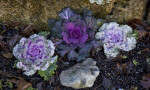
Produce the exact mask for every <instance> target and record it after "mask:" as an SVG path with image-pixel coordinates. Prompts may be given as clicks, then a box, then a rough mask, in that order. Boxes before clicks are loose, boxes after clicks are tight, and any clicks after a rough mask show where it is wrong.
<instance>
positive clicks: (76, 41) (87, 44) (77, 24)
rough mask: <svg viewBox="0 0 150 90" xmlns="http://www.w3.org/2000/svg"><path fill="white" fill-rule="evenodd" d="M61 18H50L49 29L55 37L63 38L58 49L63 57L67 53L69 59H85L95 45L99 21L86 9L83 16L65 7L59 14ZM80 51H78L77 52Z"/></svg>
mask: <svg viewBox="0 0 150 90" xmlns="http://www.w3.org/2000/svg"><path fill="white" fill-rule="evenodd" d="M59 16H60V19H59V20H58V21H56V20H52V19H51V20H49V21H48V23H49V29H50V30H51V35H52V36H53V37H54V38H59V39H61V40H62V41H61V43H59V44H58V45H57V47H56V51H57V52H58V53H59V54H60V55H61V56H62V57H63V56H64V55H66V54H67V56H68V59H69V60H74V59H78V61H80V60H84V58H85V57H87V56H88V54H89V52H90V50H91V49H92V47H93V43H91V42H93V40H94V34H95V31H96V30H97V21H96V19H95V18H93V17H92V12H91V11H88V10H84V13H83V16H81V15H78V14H76V13H75V11H73V10H71V9H70V8H65V9H63V10H62V12H61V13H60V14H59ZM77 51H78V52H77Z"/></svg>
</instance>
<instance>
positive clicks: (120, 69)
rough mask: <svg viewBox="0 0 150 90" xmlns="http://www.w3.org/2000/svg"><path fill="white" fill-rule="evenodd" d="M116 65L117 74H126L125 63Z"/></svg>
mask: <svg viewBox="0 0 150 90" xmlns="http://www.w3.org/2000/svg"><path fill="white" fill-rule="evenodd" d="M116 65H117V70H118V72H119V73H120V72H127V68H126V66H127V63H124V64H122V65H121V64H119V63H117V64H116Z"/></svg>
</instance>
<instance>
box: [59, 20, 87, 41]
mask: <svg viewBox="0 0 150 90" xmlns="http://www.w3.org/2000/svg"><path fill="white" fill-rule="evenodd" d="M64 29H65V31H64V32H62V36H63V40H64V41H65V42H66V43H67V44H84V43H85V42H86V40H87V39H88V34H87V32H86V24H85V22H84V21H80V23H77V22H68V23H64Z"/></svg>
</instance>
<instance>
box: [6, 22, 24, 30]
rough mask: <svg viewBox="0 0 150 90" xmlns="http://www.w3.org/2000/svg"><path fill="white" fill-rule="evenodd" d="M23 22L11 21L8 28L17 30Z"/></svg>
mask: <svg viewBox="0 0 150 90" xmlns="http://www.w3.org/2000/svg"><path fill="white" fill-rule="evenodd" d="M21 23H22V22H21V21H11V22H10V23H9V24H8V26H9V27H11V28H16V27H18V26H19V25H20V24H21Z"/></svg>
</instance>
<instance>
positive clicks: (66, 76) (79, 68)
mask: <svg viewBox="0 0 150 90" xmlns="http://www.w3.org/2000/svg"><path fill="white" fill-rule="evenodd" d="M98 75H99V69H98V67H97V66H96V61H94V59H92V58H88V59H86V60H85V61H83V62H82V63H78V64H76V65H74V66H73V67H71V68H69V69H67V70H64V71H62V72H61V74H60V82H61V84H62V85H64V86H67V87H72V88H75V89H79V88H86V87H92V86H93V84H94V81H95V80H96V77H97V76H98Z"/></svg>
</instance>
